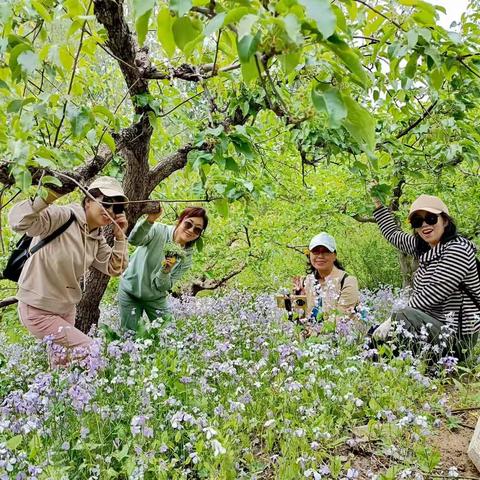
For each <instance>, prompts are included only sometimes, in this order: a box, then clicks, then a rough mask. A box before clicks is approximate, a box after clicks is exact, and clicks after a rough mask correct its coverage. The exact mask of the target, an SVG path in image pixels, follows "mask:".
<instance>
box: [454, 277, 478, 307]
mask: <svg viewBox="0 0 480 480" xmlns="http://www.w3.org/2000/svg"><path fill="white" fill-rule="evenodd" d="M458 288H459V289H460V291H462V292H463V293H465V295H467V297H468V298H469V299H470V300H471V301H472V302H473V304H474V305H475V306H476V307H477V308H478V309H479V310H480V300H478V298H475V295H474V294H473V292H472V291H471V290H470V289H469V288H468V287H467V286H466V285H465V284H464V283H463V282H462V283H460V285H459V286H458Z"/></svg>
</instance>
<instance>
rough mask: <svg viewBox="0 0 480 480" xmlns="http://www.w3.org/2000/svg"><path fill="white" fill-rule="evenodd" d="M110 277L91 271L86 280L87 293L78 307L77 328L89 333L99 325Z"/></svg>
mask: <svg viewBox="0 0 480 480" xmlns="http://www.w3.org/2000/svg"><path fill="white" fill-rule="evenodd" d="M109 280H110V277H109V276H108V275H104V274H103V273H101V272H99V271H98V270H95V269H93V268H92V269H90V270H89V272H88V274H87V278H86V279H85V282H86V287H85V292H84V294H83V296H82V299H81V300H80V303H79V304H78V305H77V317H76V321H75V326H76V327H77V328H79V329H80V330H81V331H82V332H84V333H88V332H89V331H90V329H91V328H92V325H97V324H98V319H99V317H100V300H101V299H102V296H103V294H104V292H105V289H106V288H107V285H108V282H109Z"/></svg>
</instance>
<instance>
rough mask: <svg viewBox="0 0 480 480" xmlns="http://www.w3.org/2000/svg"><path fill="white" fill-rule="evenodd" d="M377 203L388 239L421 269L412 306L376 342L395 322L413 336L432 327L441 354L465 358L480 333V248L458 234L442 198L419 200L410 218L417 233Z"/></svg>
mask: <svg viewBox="0 0 480 480" xmlns="http://www.w3.org/2000/svg"><path fill="white" fill-rule="evenodd" d="M375 205H376V207H377V208H376V210H375V212H374V217H375V220H376V221H377V224H378V226H379V228H380V231H381V232H382V234H383V236H384V237H385V238H386V239H387V240H388V241H389V242H390V243H391V244H392V245H394V246H395V247H396V248H398V249H399V250H401V251H402V252H404V253H406V254H410V255H413V256H415V258H416V259H417V260H418V268H417V270H416V272H415V275H414V279H413V293H412V296H411V298H410V300H409V306H408V307H407V308H404V309H402V310H399V311H398V312H396V313H394V314H393V315H392V317H391V318H390V319H389V320H387V321H386V322H384V323H383V324H381V325H380V326H379V327H378V328H377V329H376V330H375V332H374V333H373V338H374V339H385V338H386V337H387V336H388V334H389V332H390V330H391V325H392V322H394V323H397V324H398V323H403V325H404V328H405V329H406V330H407V331H408V332H410V333H412V334H421V332H422V330H423V332H425V329H426V331H427V332H428V341H429V342H430V343H431V344H433V345H437V347H434V351H436V353H437V354H439V355H446V354H450V353H453V354H455V355H456V356H457V357H458V358H459V359H465V358H466V357H467V356H468V354H469V353H470V351H471V350H472V348H473V347H474V345H475V343H476V342H477V339H478V332H479V330H480V278H479V272H478V267H477V264H476V257H475V255H476V247H475V245H474V244H473V243H472V242H470V241H469V240H467V239H466V238H463V237H461V236H460V235H458V234H457V229H456V226H455V223H454V222H453V220H452V218H451V217H450V216H449V213H448V208H447V206H446V205H445V204H444V203H443V201H442V200H440V199H439V198H438V197H434V196H432V195H420V197H418V198H417V199H416V200H415V201H414V202H413V204H412V206H411V208H410V213H409V216H408V219H409V221H410V224H411V226H412V228H413V232H414V233H413V235H411V234H408V233H405V232H403V231H402V230H400V228H399V227H398V225H397V223H396V222H395V219H394V217H393V214H392V213H391V212H390V210H389V209H387V208H386V207H384V206H383V205H382V204H381V203H380V201H378V200H375ZM422 327H423V328H422ZM447 330H449V332H450V335H449V339H448V340H446V339H445V331H447ZM407 336H408V334H407ZM414 349H415V348H414Z"/></svg>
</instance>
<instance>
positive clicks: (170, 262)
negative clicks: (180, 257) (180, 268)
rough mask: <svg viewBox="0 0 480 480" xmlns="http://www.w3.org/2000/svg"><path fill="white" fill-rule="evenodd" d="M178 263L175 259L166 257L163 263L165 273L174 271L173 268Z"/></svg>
mask: <svg viewBox="0 0 480 480" xmlns="http://www.w3.org/2000/svg"><path fill="white" fill-rule="evenodd" d="M176 263H177V259H176V258H175V257H166V258H165V260H164V261H163V262H162V265H163V268H162V272H163V273H170V272H171V271H172V268H173V266H174V265H175V264H176Z"/></svg>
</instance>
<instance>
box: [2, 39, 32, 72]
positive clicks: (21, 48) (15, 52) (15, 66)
mask: <svg viewBox="0 0 480 480" xmlns="http://www.w3.org/2000/svg"><path fill="white" fill-rule="evenodd" d="M26 51H32V49H31V47H30V45H28V44H26V43H19V44H18V45H16V46H15V47H14V48H12V50H11V52H10V59H9V61H8V66H9V67H10V70H11V72H12V79H13V80H14V81H18V80H20V79H21V78H22V67H21V65H20V64H19V63H18V57H19V56H20V55H21V54H22V53H24V52H26Z"/></svg>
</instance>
